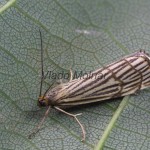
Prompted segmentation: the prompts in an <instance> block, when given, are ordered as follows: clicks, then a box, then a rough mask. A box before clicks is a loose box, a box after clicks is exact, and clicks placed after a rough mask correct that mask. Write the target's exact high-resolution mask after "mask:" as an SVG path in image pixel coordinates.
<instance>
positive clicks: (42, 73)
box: [39, 29, 44, 97]
mask: <svg viewBox="0 0 150 150" xmlns="http://www.w3.org/2000/svg"><path fill="white" fill-rule="evenodd" d="M39 32H40V39H41V84H40V94H39V97H41V94H42V85H43V78H44V71H43V41H42V33H41V30H40V29H39Z"/></svg>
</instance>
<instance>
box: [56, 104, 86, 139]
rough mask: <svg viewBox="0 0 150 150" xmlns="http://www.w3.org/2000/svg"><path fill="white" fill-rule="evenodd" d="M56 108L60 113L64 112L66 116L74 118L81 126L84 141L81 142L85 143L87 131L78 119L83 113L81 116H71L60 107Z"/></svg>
mask: <svg viewBox="0 0 150 150" xmlns="http://www.w3.org/2000/svg"><path fill="white" fill-rule="evenodd" d="M54 108H55V109H57V110H58V111H61V112H63V113H64V114H66V115H68V116H71V117H73V118H74V119H75V120H76V121H77V123H78V124H79V126H80V127H81V130H82V140H81V141H85V134H86V132H85V129H84V127H83V125H82V124H81V122H80V121H79V119H78V118H77V116H79V115H81V114H82V113H80V114H71V113H68V112H66V111H64V110H62V109H61V108H59V107H56V106H54Z"/></svg>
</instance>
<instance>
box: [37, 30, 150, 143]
mask: <svg viewBox="0 0 150 150" xmlns="http://www.w3.org/2000/svg"><path fill="white" fill-rule="evenodd" d="M40 37H41V62H43V50H42V35H41V32H40ZM97 74H102V75H103V78H96V77H97ZM42 76H43V64H42ZM42 82H43V79H42V78H41V88H40V96H39V98H38V105H39V106H40V107H48V109H47V111H46V113H45V115H44V117H43V118H42V120H41V122H40V124H39V125H38V127H37V128H36V131H35V132H34V133H36V132H37V131H38V130H39V129H40V127H41V125H42V123H43V122H44V120H45V118H46V116H47V115H48V113H49V111H50V109H51V108H54V109H56V110H58V111H61V112H63V113H65V114H67V115H69V116H71V117H73V118H74V119H75V120H76V121H77V123H78V124H79V126H80V127H81V130H82V141H84V140H85V134H86V132H85V129H84V126H83V125H82V124H81V123H80V121H79V120H78V118H77V116H78V115H81V114H75V115H74V114H71V113H68V112H66V111H65V110H64V109H63V108H66V107H72V106H77V105H83V104H88V103H94V102H98V101H104V100H107V99H111V98H117V97H122V96H126V95H129V94H133V93H136V92H137V91H138V90H142V89H145V88H148V87H150V57H149V54H147V53H146V52H145V51H143V50H140V51H139V52H136V53H133V54H131V55H129V56H126V57H123V58H121V59H120V60H119V61H116V62H114V63H111V64H109V65H107V66H106V67H103V68H100V69H98V70H96V71H94V72H92V77H89V78H86V77H83V78H82V77H81V78H79V79H72V73H71V79H70V81H69V82H67V83H61V84H60V85H57V86H56V87H54V88H52V89H51V88H50V89H48V90H47V91H46V92H45V93H44V95H43V96H41V91H42Z"/></svg>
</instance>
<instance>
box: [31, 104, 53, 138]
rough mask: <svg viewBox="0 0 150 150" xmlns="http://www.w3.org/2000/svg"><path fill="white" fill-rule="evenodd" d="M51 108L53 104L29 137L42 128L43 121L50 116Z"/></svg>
mask: <svg viewBox="0 0 150 150" xmlns="http://www.w3.org/2000/svg"><path fill="white" fill-rule="evenodd" d="M50 109H51V106H49V107H48V108H47V110H46V112H45V115H44V117H43V118H42V119H41V121H40V123H39V124H38V125H37V127H35V128H34V129H33V130H34V131H33V132H32V133H31V134H29V136H28V138H29V139H31V138H32V137H33V136H34V135H35V134H36V133H37V132H38V131H39V130H40V128H41V126H42V124H43V122H44V121H45V119H46V117H47V116H48V114H49V111H50Z"/></svg>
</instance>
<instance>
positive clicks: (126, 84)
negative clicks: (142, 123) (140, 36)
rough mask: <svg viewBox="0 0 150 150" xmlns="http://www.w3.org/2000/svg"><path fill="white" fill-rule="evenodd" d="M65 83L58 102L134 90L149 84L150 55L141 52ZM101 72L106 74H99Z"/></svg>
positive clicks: (91, 99) (69, 102)
mask: <svg viewBox="0 0 150 150" xmlns="http://www.w3.org/2000/svg"><path fill="white" fill-rule="evenodd" d="M92 75H93V76H92V77H91V78H81V79H75V80H72V81H71V82H68V83H66V84H64V85H63V88H62V89H61V90H60V91H59V92H58V94H57V96H56V101H57V105H60V106H74V105H80V104H87V103H92V102H96V101H102V100H107V99H110V98H115V97H121V96H125V95H129V94H132V93H135V92H136V91H138V90H140V89H144V88H147V87H149V86H150V57H149V56H148V55H147V54H146V53H144V52H138V53H135V54H132V55H130V56H128V57H125V58H123V59H121V60H120V61H117V62H114V63H112V64H110V65H108V66H106V67H105V68H102V69H99V70H96V71H95V72H93V73H92ZM98 75H103V76H100V78H99V76H98Z"/></svg>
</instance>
